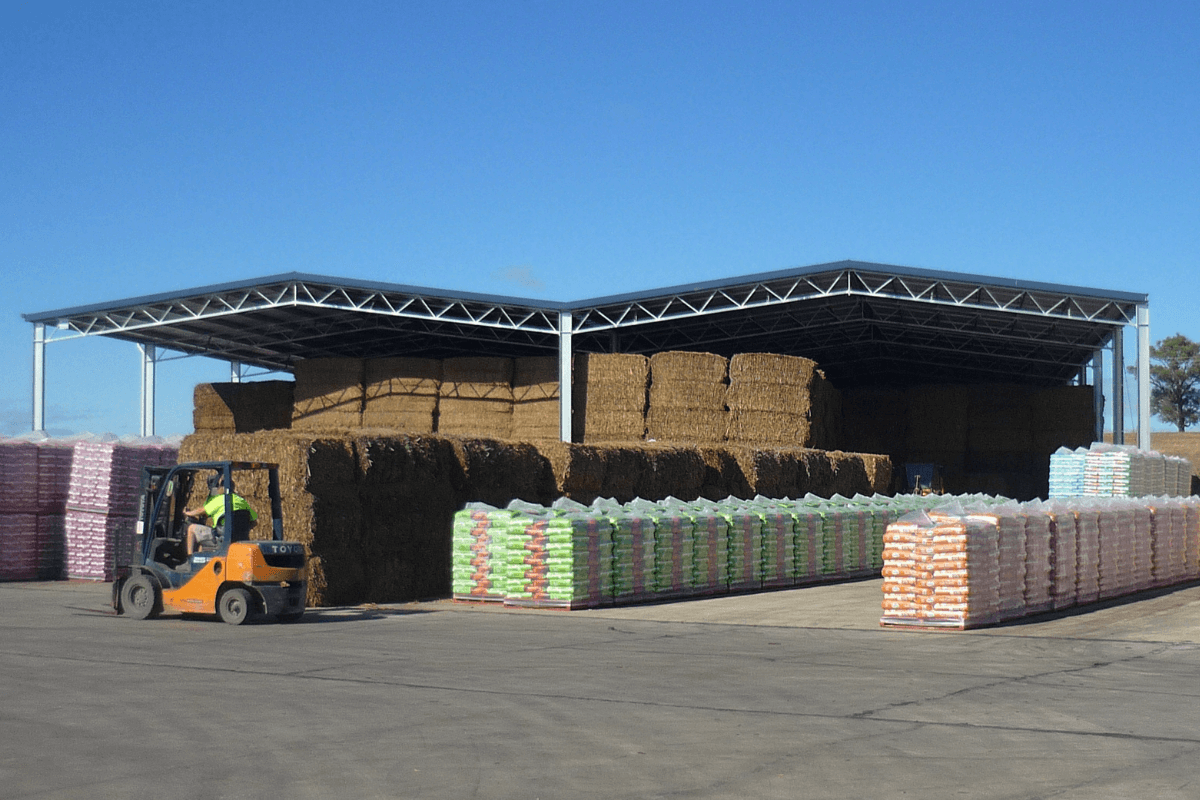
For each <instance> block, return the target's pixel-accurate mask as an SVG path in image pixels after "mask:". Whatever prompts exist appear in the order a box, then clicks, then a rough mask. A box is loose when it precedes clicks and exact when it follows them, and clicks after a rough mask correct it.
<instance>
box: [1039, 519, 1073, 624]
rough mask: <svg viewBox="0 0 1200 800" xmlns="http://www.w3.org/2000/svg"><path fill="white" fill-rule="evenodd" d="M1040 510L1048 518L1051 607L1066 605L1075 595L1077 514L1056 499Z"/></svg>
mask: <svg viewBox="0 0 1200 800" xmlns="http://www.w3.org/2000/svg"><path fill="white" fill-rule="evenodd" d="M1042 510H1043V512H1044V513H1045V514H1046V515H1047V517H1048V518H1049V519H1050V539H1051V542H1052V544H1051V548H1050V553H1051V559H1050V596H1051V599H1052V603H1053V606H1054V608H1056V609H1058V608H1067V607H1068V606H1073V605H1075V603H1076V602H1077V599H1078V594H1079V561H1078V559H1079V525H1078V521H1079V520H1078V516H1077V515H1076V512H1075V511H1074V510H1073V509H1071V508H1070V507H1069V506H1068V505H1067V504H1065V503H1063V502H1060V501H1051V502H1049V503H1046V504H1044V505H1042Z"/></svg>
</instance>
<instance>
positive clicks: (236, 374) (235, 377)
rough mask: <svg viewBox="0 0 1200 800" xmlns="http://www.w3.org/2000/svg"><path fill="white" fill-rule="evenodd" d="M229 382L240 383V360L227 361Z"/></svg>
mask: <svg viewBox="0 0 1200 800" xmlns="http://www.w3.org/2000/svg"><path fill="white" fill-rule="evenodd" d="M229 382H230V383H241V382H242V362H240V361H230V362H229Z"/></svg>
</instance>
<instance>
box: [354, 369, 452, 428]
mask: <svg viewBox="0 0 1200 800" xmlns="http://www.w3.org/2000/svg"><path fill="white" fill-rule="evenodd" d="M441 383H442V362H440V361H438V360H437V359H430V358H372V359H368V360H367V361H366V362H365V365H364V371H363V411H362V426H363V427H364V428H375V429H386V430H394V431H405V432H411V433H432V432H433V431H434V430H435V427H436V424H437V413H438V396H439V393H440V388H441Z"/></svg>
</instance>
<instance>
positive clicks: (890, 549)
mask: <svg viewBox="0 0 1200 800" xmlns="http://www.w3.org/2000/svg"><path fill="white" fill-rule="evenodd" d="M884 541H885V550H884V552H883V559H884V564H883V569H882V574H883V577H884V583H883V603H882V607H883V616H882V618H881V619H880V623H881V624H882V625H885V626H889V625H890V626H897V627H903V626H935V627H955V628H967V627H975V626H979V625H989V624H994V623H996V622H1002V621H1004V620H1009V619H1014V618H1018V617H1022V616H1027V615H1030V614H1037V613H1040V612H1043V611H1046V610H1049V609H1059V608H1065V607H1069V606H1073V605H1077V604H1083V603H1090V602H1094V601H1095V600H1098V599H1105V598H1111V597H1118V596H1121V595H1125V594H1130V593H1132V592H1137V591H1141V590H1143V589H1146V588H1149V587H1152V586H1168V585H1173V584H1177V583H1182V582H1186V581H1192V580H1195V579H1196V578H1198V577H1200V498H1195V497H1189V498H1173V497H1160V498H1153V499H1150V500H1146V501H1137V500H1131V499H1124V498H1093V497H1080V498H1075V499H1073V500H1071V501H1070V502H1068V501H1064V500H1054V501H1049V502H1042V501H1033V502H1030V503H1016V502H1014V501H1005V500H1002V499H999V498H981V497H972V498H938V499H937V500H933V501H931V502H929V503H928V504H927V505H926V506H925V507H923V508H918V509H915V510H914V511H912V512H910V513H907V514H904V515H902V516H900V517H899V519H897V520H896V521H895V522H893V523H891V524H890V525H888V527H887V530H886V532H885V534H884ZM955 598H957V600H956V599H955Z"/></svg>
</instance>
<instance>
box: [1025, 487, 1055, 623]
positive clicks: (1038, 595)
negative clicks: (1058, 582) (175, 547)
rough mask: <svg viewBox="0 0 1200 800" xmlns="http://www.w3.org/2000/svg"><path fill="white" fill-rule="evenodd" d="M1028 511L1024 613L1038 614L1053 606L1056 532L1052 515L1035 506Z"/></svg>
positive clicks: (1026, 518) (1026, 511)
mask: <svg viewBox="0 0 1200 800" xmlns="http://www.w3.org/2000/svg"><path fill="white" fill-rule="evenodd" d="M1023 511H1024V512H1025V613H1026V614H1037V613H1040V612H1042V611H1049V610H1050V609H1052V608H1053V607H1054V602H1053V591H1052V580H1053V578H1052V576H1053V567H1052V564H1053V558H1054V553H1053V549H1052V547H1053V535H1052V532H1051V525H1050V517H1049V516H1047V515H1046V514H1044V513H1041V509H1040V508H1038V507H1036V506H1028V505H1026V506H1025V507H1023Z"/></svg>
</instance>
